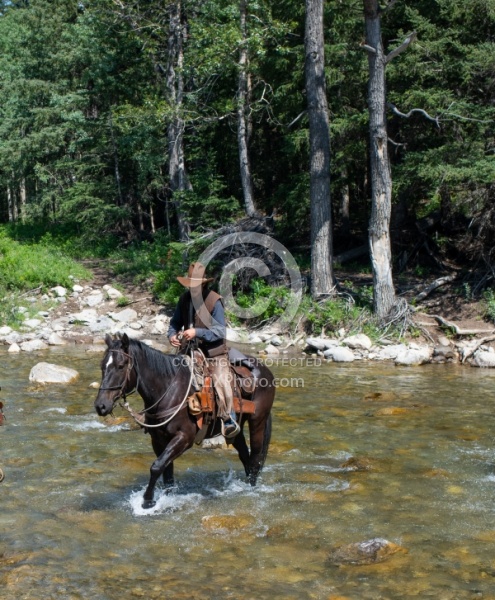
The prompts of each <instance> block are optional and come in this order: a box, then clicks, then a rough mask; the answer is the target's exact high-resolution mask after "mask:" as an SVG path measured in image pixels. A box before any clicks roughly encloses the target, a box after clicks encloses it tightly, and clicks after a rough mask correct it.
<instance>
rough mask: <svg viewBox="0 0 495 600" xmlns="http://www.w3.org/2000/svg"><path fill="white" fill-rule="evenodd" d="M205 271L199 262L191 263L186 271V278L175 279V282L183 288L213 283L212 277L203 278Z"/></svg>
mask: <svg viewBox="0 0 495 600" xmlns="http://www.w3.org/2000/svg"><path fill="white" fill-rule="evenodd" d="M205 271H206V269H205V267H204V265H202V264H201V263H200V262H194V263H191V264H190V265H189V270H188V271H187V277H177V281H178V282H179V283H180V284H182V285H183V286H184V287H196V286H198V285H202V284H203V283H208V282H209V281H213V277H205Z"/></svg>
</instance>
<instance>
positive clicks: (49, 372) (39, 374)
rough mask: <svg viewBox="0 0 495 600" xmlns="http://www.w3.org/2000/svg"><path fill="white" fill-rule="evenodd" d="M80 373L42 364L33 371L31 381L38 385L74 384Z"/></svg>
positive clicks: (30, 375)
mask: <svg viewBox="0 0 495 600" xmlns="http://www.w3.org/2000/svg"><path fill="white" fill-rule="evenodd" d="M78 377H79V373H78V372H77V371H76V370H74V369H70V368H69V367H62V366H59V365H53V364H50V363H46V362H40V363H38V364H36V365H34V367H33V368H32V369H31V372H30V373H29V381H33V382H36V383H72V382H73V381H75V380H76V379H77V378H78Z"/></svg>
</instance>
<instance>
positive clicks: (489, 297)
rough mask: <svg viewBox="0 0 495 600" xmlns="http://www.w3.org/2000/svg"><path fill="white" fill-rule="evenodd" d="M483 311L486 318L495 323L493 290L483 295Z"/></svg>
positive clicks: (494, 296)
mask: <svg viewBox="0 0 495 600" xmlns="http://www.w3.org/2000/svg"><path fill="white" fill-rule="evenodd" d="M483 309H484V316H485V318H486V319H488V320H490V321H492V322H493V323H495V292H494V291H493V289H492V288H489V289H487V290H485V292H484V294H483Z"/></svg>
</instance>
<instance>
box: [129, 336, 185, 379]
mask: <svg viewBox="0 0 495 600" xmlns="http://www.w3.org/2000/svg"><path fill="white" fill-rule="evenodd" d="M136 352H138V353H139V354H141V355H142V356H143V358H144V359H145V361H146V362H147V363H148V365H149V366H150V367H151V368H152V369H153V370H156V371H159V372H160V373H161V374H163V375H164V376H173V375H175V374H176V373H177V371H179V369H180V368H181V367H182V366H185V365H184V363H183V361H182V360H180V358H181V357H179V356H177V355H176V354H164V353H163V352H160V350H157V349H156V348H152V347H151V346H148V344H144V343H143V342H141V341H139V340H129V353H130V354H131V355H132V356H134V355H135V353H136Z"/></svg>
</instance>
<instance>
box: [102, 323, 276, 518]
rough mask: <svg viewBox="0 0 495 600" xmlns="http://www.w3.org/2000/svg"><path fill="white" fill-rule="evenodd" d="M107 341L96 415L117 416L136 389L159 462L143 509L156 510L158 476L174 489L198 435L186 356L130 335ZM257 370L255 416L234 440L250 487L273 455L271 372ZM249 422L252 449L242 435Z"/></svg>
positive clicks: (248, 418)
mask: <svg viewBox="0 0 495 600" xmlns="http://www.w3.org/2000/svg"><path fill="white" fill-rule="evenodd" d="M105 341H106V344H107V351H106V352H105V356H104V357H103V360H102V363H101V371H102V380H101V385H100V389H99V390H98V395H97V397H96V400H95V403H94V405H95V408H96V412H97V413H98V414H99V415H100V416H105V415H108V414H109V413H111V412H112V410H113V406H114V404H115V402H116V401H117V400H119V399H120V398H125V396H126V395H127V394H129V393H131V392H132V391H133V390H137V392H138V393H139V395H140V396H141V397H142V399H143V400H144V411H142V413H143V414H144V416H145V427H146V430H147V431H148V432H149V434H150V435H151V443H152V446H153V450H154V451H155V454H156V457H157V458H156V460H155V461H154V462H153V464H152V465H151V469H150V480H149V483H148V487H147V488H146V491H145V492H144V499H143V508H151V507H152V506H154V505H155V502H154V500H153V495H154V489H155V485H156V482H157V481H158V479H159V477H160V476H163V481H164V483H165V485H166V486H172V485H173V482H174V460H175V459H176V458H178V457H179V456H180V455H181V454H182V453H183V452H185V451H186V450H187V449H188V448H190V447H191V446H192V445H193V443H194V439H195V437H196V434H197V432H198V425H197V421H196V419H195V417H193V416H192V415H191V414H190V413H189V409H188V404H187V400H186V399H187V397H188V396H189V388H190V383H191V370H190V367H189V364H188V362H186V361H185V360H184V357H183V356H181V355H169V354H163V353H162V352H159V351H158V350H155V349H153V348H150V347H149V346H147V345H146V344H143V343H142V342H139V341H136V340H130V339H129V338H128V336H127V335H125V334H124V335H123V336H122V337H121V338H115V339H113V338H111V337H110V336H109V335H107V336H106V337H105ZM256 362H257V361H256ZM257 368H258V369H259V373H258V380H257V387H256V390H255V392H254V394H253V398H252V400H253V401H254V403H255V405H256V411H255V413H254V414H249V415H248V414H243V415H242V418H241V422H240V426H241V432H240V433H239V435H237V436H236V437H235V438H234V441H233V446H234V448H235V449H236V450H237V452H238V454H239V458H240V459H241V462H242V464H243V465H244V470H245V472H246V476H247V477H248V480H249V482H250V483H251V485H255V484H256V480H257V478H258V475H259V473H260V471H261V469H262V467H263V464H264V462H265V458H266V455H267V452H268V445H269V443H270V436H271V414H270V411H271V408H272V405H273V400H274V397H275V386H274V380H273V375H272V373H271V372H270V370H269V369H268V368H267V367H265V366H264V365H262V364H261V363H258V364H257ZM246 421H247V422H248V425H249V442H250V444H249V445H250V449H249V448H248V446H247V444H246V439H245V437H244V433H243V426H244V423H245V422H246Z"/></svg>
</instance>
